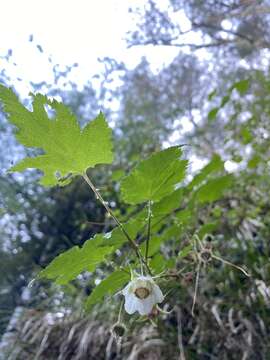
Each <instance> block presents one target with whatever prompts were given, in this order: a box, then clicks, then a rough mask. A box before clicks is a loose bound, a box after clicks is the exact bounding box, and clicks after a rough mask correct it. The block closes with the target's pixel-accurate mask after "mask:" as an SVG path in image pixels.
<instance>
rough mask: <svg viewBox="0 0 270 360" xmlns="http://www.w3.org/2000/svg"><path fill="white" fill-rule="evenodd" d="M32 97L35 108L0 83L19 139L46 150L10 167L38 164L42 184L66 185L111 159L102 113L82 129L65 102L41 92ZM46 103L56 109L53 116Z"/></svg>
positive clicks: (0, 97)
mask: <svg viewBox="0 0 270 360" xmlns="http://www.w3.org/2000/svg"><path fill="white" fill-rule="evenodd" d="M32 98H33V102H32V109H33V110H32V111H29V110H28V109H27V108H26V107H24V106H23V105H22V104H21V103H20V101H19V100H18V98H17V96H16V95H15V94H14V92H13V91H12V90H11V89H9V88H6V87H4V86H2V85H0V101H1V102H2V103H3V109H4V111H5V112H6V113H7V114H8V117H9V120H10V122H11V123H12V124H14V125H15V126H16V138H17V140H18V141H19V142H20V143H21V144H22V145H24V146H26V147H32V148H38V149H41V150H42V151H43V154H42V155H39V156H36V157H31V158H25V159H23V160H22V161H21V162H19V163H18V164H16V165H15V166H13V167H12V168H11V169H10V171H24V170H25V169H27V168H36V169H39V170H41V171H42V172H43V173H44V177H43V178H42V180H41V183H42V184H43V185H45V186H53V185H56V184H60V185H65V184H67V183H68V182H69V181H70V178H71V177H72V176H74V175H78V174H82V173H83V172H85V171H86V169H88V168H90V167H94V166H95V165H97V164H109V163H111V162H112V160H113V154H112V143H111V130H110V128H109V127H108V125H107V123H106V121H105V118H104V115H103V114H102V113H100V114H99V115H98V116H97V118H96V119H94V120H93V121H91V122H90V123H88V124H87V125H86V126H85V127H84V128H83V129H81V128H80V126H79V124H78V122H77V120H76V118H75V116H74V115H73V114H72V113H71V112H70V110H69V109H68V108H67V107H66V106H65V105H63V104H62V103H59V102H57V101H56V100H53V101H51V100H49V99H48V98H47V97H46V96H44V95H41V94H37V95H32ZM45 106H49V107H50V108H51V109H52V110H53V112H54V113H55V115H54V116H53V118H52V119H50V118H49V116H48V114H47V112H46V110H45Z"/></svg>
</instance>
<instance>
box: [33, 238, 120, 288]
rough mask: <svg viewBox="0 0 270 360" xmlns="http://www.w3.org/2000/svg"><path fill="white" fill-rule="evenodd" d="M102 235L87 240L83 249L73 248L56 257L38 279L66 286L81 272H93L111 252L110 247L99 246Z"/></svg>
mask: <svg viewBox="0 0 270 360" xmlns="http://www.w3.org/2000/svg"><path fill="white" fill-rule="evenodd" d="M102 243H103V234H98V235H96V236H95V237H94V238H93V239H89V240H87V241H86V242H85V243H84V244H83V247H82V248H80V247H79V246H74V247H72V248H71V249H69V250H68V251H66V252H64V253H62V254H60V255H58V256H57V257H56V258H55V259H54V260H53V261H52V262H51V263H50V264H49V265H48V266H47V267H46V268H45V269H44V270H42V271H41V272H40V273H39V274H38V278H47V279H53V280H55V282H56V283H57V284H61V285H63V284H67V283H68V282H69V281H71V280H73V279H75V278H76V277H77V276H78V275H79V274H80V273H81V272H83V271H89V272H93V271H94V270H95V268H96V266H97V265H98V264H100V263H101V262H103V261H104V259H105V256H106V255H109V254H111V253H112V252H113V250H114V247H112V246H101V245H102Z"/></svg>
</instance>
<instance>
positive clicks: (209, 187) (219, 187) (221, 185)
mask: <svg viewBox="0 0 270 360" xmlns="http://www.w3.org/2000/svg"><path fill="white" fill-rule="evenodd" d="M232 183H233V176H232V175H225V176H221V177H218V178H216V179H211V180H209V181H207V183H206V184H204V185H202V186H201V187H200V188H199V189H198V190H197V191H196V193H195V197H196V199H197V201H198V202H200V203H207V202H212V201H216V200H218V199H219V198H221V197H222V196H223V193H224V191H225V190H226V189H228V188H229V187H231V185H232Z"/></svg>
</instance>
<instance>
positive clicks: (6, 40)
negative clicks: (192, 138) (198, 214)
mask: <svg viewBox="0 0 270 360" xmlns="http://www.w3.org/2000/svg"><path fill="white" fill-rule="evenodd" d="M146 3H147V1H146V0H76V1H75V0H46V1H44V0H43V1H42V0H24V1H22V0H8V1H3V3H2V4H1V21H0V71H1V69H3V68H5V69H6V73H7V75H9V76H10V78H11V80H10V83H11V84H12V86H14V87H15V89H16V91H17V92H18V93H19V94H20V96H21V97H26V96H27V95H28V94H29V92H30V91H31V90H32V88H31V86H30V82H34V83H39V82H43V81H45V82H47V83H50V82H53V72H52V66H53V65H55V64H59V65H60V68H59V69H60V70H61V68H62V69H64V67H65V66H67V65H72V64H74V63H78V67H76V68H74V69H73V70H72V72H71V74H70V75H69V79H70V80H72V81H74V82H76V84H78V85H79V87H78V88H79V89H80V87H83V85H84V84H85V83H86V82H87V80H90V79H91V77H92V76H93V75H95V74H97V73H99V72H100V71H101V70H102V64H101V63H100V62H99V61H98V59H102V58H103V57H106V56H107V57H111V58H114V59H116V60H118V61H123V62H124V63H125V65H126V66H127V67H129V68H133V67H135V66H136V65H137V64H138V63H139V62H140V59H141V57H142V56H146V57H147V59H148V61H149V62H150V64H151V68H152V70H153V71H158V69H160V68H161V67H162V66H163V65H166V64H167V63H169V62H170V61H171V60H172V59H173V58H174V57H175V56H176V55H177V53H178V51H179V50H178V49H177V48H173V47H153V46H148V47H145V46H141V47H138V46H136V47H132V48H127V43H126V39H125V38H126V33H127V31H130V30H132V29H134V27H135V24H136V22H135V20H134V18H133V15H132V14H131V13H130V12H129V7H130V6H131V5H132V6H138V7H143V6H144V5H145V4H146ZM158 4H159V6H160V7H161V8H166V10H167V4H168V0H159V3H158ZM173 16H175V20H177V19H178V21H179V22H181V30H182V31H186V30H188V29H189V27H190V23H189V21H188V19H187V18H186V17H185V15H184V14H183V13H181V14H175V13H174V14H173ZM190 36H191V37H190ZM30 38H31V39H32V41H31V42H30V41H29V40H30ZM185 40H186V42H193V43H196V42H200V40H201V39H200V37H198V35H196V34H195V33H193V34H190V35H187V37H186V39H185ZM185 40H184V39H182V41H185ZM40 47H41V48H42V52H41V51H40V50H41V48H40ZM9 49H12V57H11V59H12V61H11V62H10V63H8V64H7V63H6V62H5V61H4V59H3V58H1V56H3V55H5V54H6V53H7V52H8V50H9ZM49 58H50V59H51V60H52V62H51V63H50V62H49V61H48V59H49ZM1 62H2V63H1ZM18 78H19V79H20V80H17V79H18ZM187 130H188V129H187ZM175 135H177V136H176V138H177V137H178V136H179V134H174V135H173V138H172V139H170V141H173V142H174V141H175Z"/></svg>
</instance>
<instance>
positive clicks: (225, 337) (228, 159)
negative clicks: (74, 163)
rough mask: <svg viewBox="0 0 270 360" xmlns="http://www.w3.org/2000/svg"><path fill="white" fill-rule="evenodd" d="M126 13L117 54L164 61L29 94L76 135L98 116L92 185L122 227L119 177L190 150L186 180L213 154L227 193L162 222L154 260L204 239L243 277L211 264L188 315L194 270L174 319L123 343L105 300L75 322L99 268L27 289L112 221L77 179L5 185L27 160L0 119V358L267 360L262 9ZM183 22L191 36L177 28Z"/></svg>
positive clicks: (174, 6)
mask: <svg viewBox="0 0 270 360" xmlns="http://www.w3.org/2000/svg"><path fill="white" fill-rule="evenodd" d="M104 11H105V9H104ZM130 16H131V18H132V19H133V20H132V21H133V26H132V30H131V31H129V29H127V34H126V43H127V47H130V48H136V47H139V48H140V49H143V48H144V47H145V48H148V47H152V48H153V49H154V48H155V47H160V48H162V49H163V51H164V52H165V51H166V49H167V48H174V49H178V51H177V55H176V56H175V58H174V59H173V60H172V61H171V62H170V63H167V64H166V65H164V66H163V67H162V68H161V69H159V70H158V71H153V69H152V67H151V64H150V63H149V61H148V59H147V57H143V58H142V59H141V61H140V63H139V64H138V65H137V66H136V67H135V68H132V69H130V68H128V67H127V66H126V65H125V63H124V62H119V61H116V60H115V59H112V58H110V57H106V58H103V59H101V60H100V62H101V64H102V67H103V71H102V72H100V73H98V74H96V75H95V76H94V77H93V78H90V79H85V85H84V87H83V89H81V88H79V86H78V84H76V82H74V81H70V80H69V77H68V74H69V72H70V71H71V70H72V68H73V67H74V66H76V64H74V65H72V66H67V67H66V68H65V70H61V71H60V70H59V67H58V66H57V65H55V66H54V67H53V69H54V70H53V81H52V82H51V83H48V82H45V81H44V82H42V83H31V87H32V91H34V92H37V91H40V92H43V93H46V94H48V95H50V96H60V97H61V99H62V100H63V102H64V103H65V104H67V105H69V106H70V107H71V108H72V110H73V112H74V113H75V114H76V115H77V116H78V118H79V120H80V121H81V124H82V125H83V124H85V123H86V121H88V120H89V119H91V118H93V117H94V116H96V115H97V114H98V112H99V110H102V111H104V112H105V114H106V116H107V119H108V120H109V122H110V124H111V126H112V127H113V130H114V138H115V152H116V154H117V156H116V159H115V162H114V164H113V165H112V166H111V167H107V166H106V167H104V168H103V167H99V168H98V169H97V170H95V171H94V173H93V174H92V177H93V178H94V179H95V183H96V184H98V187H99V189H100V190H101V191H102V194H103V195H104V197H105V198H106V199H108V200H110V201H111V203H110V205H111V206H112V207H114V208H115V209H117V210H116V211H117V212H118V213H119V216H120V217H121V218H122V219H123V220H125V219H127V218H128V216H129V210H128V209H127V207H126V205H124V204H123V203H122V202H121V199H120V198H119V192H118V190H119V180H120V178H121V176H122V175H123V174H122V172H121V171H120V170H121V169H123V170H124V172H127V171H128V170H130V168H132V167H133V166H134V165H135V164H136V162H137V161H138V159H141V158H145V157H146V156H147V155H149V154H150V153H152V152H153V151H155V150H159V149H161V148H164V147H167V146H169V145H174V144H188V146H186V148H185V149H186V150H185V156H186V158H188V159H190V160H191V165H190V167H189V176H190V178H191V177H192V176H194V175H195V174H196V172H197V171H198V170H199V169H200V168H202V167H203V166H205V164H207V162H208V161H210V160H211V159H218V157H217V156H219V157H220V158H221V159H222V161H223V162H224V164H225V170H226V171H227V172H230V173H232V176H233V177H234V181H233V183H232V185H231V187H230V189H229V191H227V192H226V194H225V195H224V196H223V197H222V198H221V199H219V200H217V201H213V202H211V203H210V204H207V203H206V204H204V203H203V204H198V205H196V206H195V207H194V208H193V211H192V212H189V211H186V212H184V211H182V212H180V213H179V214H172V215H171V217H170V218H169V219H168V221H167V224H166V225H165V231H163V236H165V237H166V243H164V244H163V245H162V246H161V248H160V250H159V252H158V256H162V257H163V258H165V259H167V260H169V259H170V255H171V254H173V253H174V252H175V251H179V250H180V249H182V248H184V246H185V245H187V244H188V243H189V242H188V240H189V237H190V235H191V234H193V233H195V232H197V233H199V235H200V236H203V235H204V234H207V233H210V234H211V235H212V238H211V239H212V245H211V246H213V249H214V250H215V252H217V253H219V254H221V255H222V257H223V258H225V259H227V260H229V261H231V262H233V263H235V264H242V265H244V267H245V268H246V269H248V271H249V272H250V273H251V274H252V277H251V278H250V279H249V278H245V276H243V274H242V273H241V272H237V271H235V270H234V269H233V268H232V267H229V266H223V265H222V264H221V263H218V262H211V263H210V264H209V265H208V266H207V267H206V268H204V269H203V270H202V273H201V279H200V285H199V295H198V299H197V308H196V313H195V317H192V316H191V305H192V297H193V292H194V282H195V277H196V268H195V267H194V266H193V268H190V269H189V270H190V271H189V272H188V273H187V276H185V277H183V278H182V279H177V280H176V284H175V289H176V290H175V291H173V292H171V293H170V294H169V296H168V304H169V305H170V306H169V308H172V307H173V306H175V307H174V311H173V312H172V313H171V314H170V315H166V316H165V315H162V316H160V318H161V320H160V321H159V322H158V327H157V328H154V327H153V326H152V325H151V323H149V322H143V323H142V322H137V321H134V320H132V319H130V317H128V316H127V317H125V323H126V326H127V328H128V332H127V334H126V336H125V337H124V338H123V339H122V342H115V341H114V339H113V338H112V336H111V333H110V328H111V326H112V324H113V323H114V322H115V321H116V320H117V312H118V307H119V303H118V302H117V301H116V300H114V299H109V301H107V302H106V303H104V304H99V305H98V306H96V307H95V308H94V310H93V311H92V312H91V313H90V314H87V315H86V314H82V306H83V305H82V304H83V301H84V300H85V298H86V296H87V295H89V294H90V293H91V290H92V289H93V286H94V284H95V281H97V279H99V280H100V279H102V278H104V276H105V275H106V274H108V273H109V272H110V270H111V265H110V263H108V264H105V265H104V266H103V267H102V268H99V269H98V270H97V271H96V273H94V274H89V273H86V274H84V275H82V276H80V277H79V278H78V279H77V280H76V281H73V282H72V283H71V284H70V285H69V286H65V287H59V286H56V285H53V284H51V283H49V282H45V281H44V282H39V283H35V284H34V285H33V286H32V287H28V286H27V285H28V284H29V282H30V281H31V280H32V279H33V278H34V277H35V275H36V274H37V272H38V271H39V270H40V269H41V268H42V267H44V266H46V265H47V264H48V263H49V262H50V261H51V260H52V259H53V258H54V257H55V256H56V255H57V254H59V253H61V252H63V251H65V250H67V249H69V248H70V247H72V246H74V245H81V244H83V243H84V241H85V240H86V239H88V238H89V237H91V236H92V235H93V234H95V233H97V232H101V231H108V230H110V229H111V228H112V227H113V223H112V221H111V219H109V218H108V217H107V216H106V214H105V213H104V209H103V208H102V207H101V206H100V205H99V204H98V203H97V201H96V200H95V198H94V196H93V194H91V192H90V191H89V189H88V188H87V187H86V185H85V184H84V183H83V182H82V181H81V180H80V179H78V180H76V181H73V182H72V183H71V184H70V185H69V186H67V187H65V188H52V189H44V188H41V187H40V186H39V185H38V183H37V179H38V176H39V174H38V173H37V172H35V171H29V172H26V173H24V174H23V175H21V174H20V175H18V174H7V173H6V171H5V170H6V169H7V168H8V167H9V165H10V164H11V163H12V162H14V161H17V160H18V159H19V158H21V157H22V156H23V154H24V152H26V150H25V149H23V148H22V147H21V146H20V145H18V144H17V143H16V141H15V139H14V137H13V134H12V133H13V129H12V127H11V126H10V125H9V124H8V123H7V120H6V119H5V116H4V114H3V113H0V140H1V141H0V148H1V152H0V162H1V169H2V170H1V172H0V184H1V187H0V205H1V209H0V216H1V220H0V224H1V229H0V231H1V234H0V236H1V237H0V259H1V261H0V270H1V271H0V295H1V296H0V335H1V336H2V341H1V344H0V349H1V351H0V359H1V360H2V359H4V360H6V359H23V360H24V359H27V360H28V359H30V360H31V359H42V360H43V359H52V360H53V359H74V360H75V359H78V360H79V359H81V360H84V359H129V360H134V359H181V360H184V359H236V360H238V359H243V360H244V359H269V353H270V287H269V286H270V285H269V280H270V273H269V270H270V263H269V255H270V249H269V239H270V227H269V226H270V220H269V219H270V216H269V215H270V205H269V194H270V177H269V165H270V162H269V154H270V146H269V145H270V73H269V71H270V68H269V60H270V52H269V49H270V2H269V1H267V0H265V1H252V0H229V1H212V0H205V1H200V0H190V1H182V0H169V1H168V2H165V4H164V1H162V2H159V1H158V0H156V1H155V0H148V1H145V2H144V4H143V6H140V7H139V6H138V7H136V6H135V5H134V6H133V5H132V2H130ZM187 19H188V24H189V26H190V27H189V28H186V27H183V26H182V25H183V24H182V23H184V22H185V23H186V22H187ZM119 21H120V20H119ZM190 34H192V36H190ZM82 46H84V45H83V44H82ZM159 54H161V52H159ZM44 56H46V54H44ZM159 56H160V55H159ZM12 62H13V55H12V51H8V52H7V54H6V55H3V56H2V57H1V63H2V66H1V72H0V82H1V83H2V84H5V85H9V86H13V83H12V81H11V79H10V78H9V76H8V75H7V71H6V68H7V67H8V66H9V65H10V64H11V63H12ZM96 79H98V80H99V86H97V85H96V82H95V80H96ZM59 84H62V85H61V86H60V85H59ZM19 95H20V94H19ZM27 101H28V100H27V99H25V102H26V104H27ZM205 169H206V170H205V174H206V173H207V171H208V168H205ZM217 171H221V172H222V171H223V172H224V170H221V169H217ZM210 172H211V171H209V173H210ZM210 175H211V174H210ZM210 190H213V189H211V188H210ZM213 191H214V190H213ZM189 201H192V199H191V198H189V197H188V195H187V197H186V198H185V199H184V201H183V203H179V207H181V206H182V207H183V209H182V210H184V209H185V207H186V208H188V203H189ZM156 259H157V260H156V261H157V263H158V257H157V258H156ZM181 261H183V262H182V263H181V264H180V265H181V266H185V265H186V264H185V260H181ZM172 271H174V269H172Z"/></svg>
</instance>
